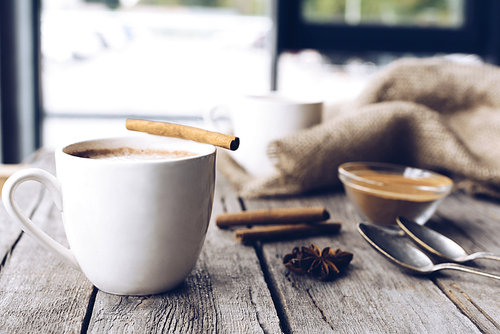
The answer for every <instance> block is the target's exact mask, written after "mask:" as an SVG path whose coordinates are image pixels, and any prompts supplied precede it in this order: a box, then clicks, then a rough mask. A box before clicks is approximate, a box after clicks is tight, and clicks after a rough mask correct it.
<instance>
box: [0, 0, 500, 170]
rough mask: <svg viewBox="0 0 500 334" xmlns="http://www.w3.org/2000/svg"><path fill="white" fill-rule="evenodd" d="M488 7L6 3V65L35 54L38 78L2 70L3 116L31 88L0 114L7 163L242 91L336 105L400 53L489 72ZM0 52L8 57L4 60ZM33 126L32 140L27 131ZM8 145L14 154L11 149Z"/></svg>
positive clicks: (193, 119)
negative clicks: (26, 88)
mask: <svg viewBox="0 0 500 334" xmlns="http://www.w3.org/2000/svg"><path fill="white" fill-rule="evenodd" d="M7 3H10V7H9V5H6V4H7ZM497 3H498V1H494V0H481V1H477V0H476V1H473V0H406V1H396V0H19V1H17V2H16V1H15V0H6V2H5V3H3V4H2V5H0V6H4V8H3V9H0V10H2V11H3V12H4V14H0V19H1V18H3V19H4V23H3V25H4V26H5V25H6V24H7V25H8V24H9V22H8V21H12V22H11V23H10V26H8V27H10V28H11V29H13V31H14V32H13V34H14V35H16V36H18V37H19V36H20V35H22V34H23V29H25V28H23V27H22V26H19V22H24V21H23V19H22V18H23V17H24V18H25V19H27V21H26V22H28V23H26V24H30V25H31V29H32V30H31V35H30V34H28V33H26V32H24V34H27V35H29V36H28V42H27V43H31V44H29V45H31V48H30V47H29V45H27V46H26V47H25V49H22V48H21V49H19V47H18V46H15V45H14V46H13V45H10V44H8V41H9V37H8V36H7V37H6V36H5V33H4V34H3V35H2V36H1V38H2V40H3V48H2V56H3V60H2V61H3V63H2V68H4V69H5V68H10V67H9V65H10V64H9V59H10V62H11V63H12V62H13V63H15V61H14V60H12V59H18V57H19V55H20V54H23V52H24V53H26V52H28V53H29V52H31V53H30V54H31V55H32V59H31V60H30V59H28V60H26V62H27V64H32V63H33V62H34V65H33V66H32V69H31V70H32V71H34V74H32V77H30V78H31V79H30V80H31V81H29V80H27V81H26V80H25V79H23V78H26V77H27V74H26V73H24V74H23V71H27V70H26V69H24V70H22V69H18V70H17V72H15V73H13V74H11V76H10V77H8V76H7V77H6V74H5V72H4V74H2V75H3V77H2V113H4V112H5V111H8V112H10V111H9V110H11V109H12V110H15V109H16V108H18V109H19V108H21V109H22V108H23V107H22V103H20V102H17V104H16V102H15V101H14V102H12V103H13V106H9V105H8V104H7V105H6V103H8V101H7V100H9V99H10V98H11V97H9V96H12V94H11V93H10V92H9V90H8V89H11V88H6V87H7V86H9V85H10V83H11V82H12V78H13V77H15V78H18V79H19V80H24V81H23V82H28V84H29V82H31V83H32V85H33V88H32V90H31V94H32V95H30V96H32V98H33V99H34V100H35V102H34V104H33V106H32V109H33V110H32V111H24V115H25V116H22V117H17V118H16V117H14V120H11V119H8V118H7V119H5V117H7V116H2V117H3V120H2V131H3V135H2V137H3V138H4V139H3V142H2V149H3V151H2V156H3V161H4V162H5V161H14V160H16V159H17V160H19V159H21V158H23V156H25V155H26V152H29V151H30V147H40V146H46V147H55V146H59V145H64V144H66V143H69V142H74V141H77V140H82V139H88V138H93V137H102V136H111V135H119V134H122V133H126V130H125V129H124V125H123V124H124V120H125V119H126V118H127V117H135V118H144V119H151V120H165V121H173V122H180V123H185V124H194V125H197V124H200V125H201V126H203V114H204V113H206V112H207V111H208V110H210V109H211V108H213V107H214V106H216V105H218V104H221V103H224V102H225V101H227V100H228V99H230V98H232V97H234V96H237V95H240V94H244V93H248V92H262V91H268V90H270V89H277V90H279V91H282V92H285V93H291V94H299V93H300V94H314V95H315V96H319V97H321V98H322V99H324V100H325V101H326V103H327V104H334V103H337V102H339V101H342V100H347V99H353V98H355V97H356V96H357V95H358V94H359V93H360V92H361V91H362V89H363V88H364V86H365V85H366V83H367V82H368V81H369V80H370V78H371V77H372V76H373V75H374V74H375V73H376V72H377V71H378V70H380V69H381V68H383V67H384V66H386V65H387V64H389V63H391V62H392V61H393V60H395V59H398V58H400V57H409V56H417V57H427V56H440V57H441V56H445V57H451V58H453V59H455V60H457V61H465V62H482V61H487V62H491V63H496V62H497V60H498V59H497V57H496V55H497V53H498V41H499V40H500V39H499V38H498V33H499V32H500V29H498V24H497V23H494V21H496V20H495V19H494V18H495V17H498V15H492V14H491V12H492V11H493V9H494V10H497V9H498V5H497ZM6 6H7V7H6ZM5 10H7V11H5ZM9 10H10V11H11V12H12V13H13V14H15V15H14V16H13V19H8V18H7V15H8V11H9ZM23 15H24V16H23ZM490 17H491V19H489V18H490ZM0 22H1V21H0ZM8 27H7V28H8ZM0 28H1V27H0ZM7 30H9V29H7ZM4 31H5V29H4ZM16 38H17V37H16ZM6 40H7V46H5V43H6ZM14 44H15V43H14ZM9 45H10V47H12V48H14V49H16V48H17V49H18V50H17V51H16V52H17V53H16V52H14V55H10V57H11V58H9V55H8V54H7V55H4V51H5V50H8V48H9ZM26 50H27V51H26ZM33 55H34V56H33ZM16 57H17V58H16ZM28 58H29V57H28ZM18 66H19V67H21V65H19V64H18ZM22 68H26V66H24V67H22ZM9 71H10V70H8V71H7V72H9ZM7 74H8V73H7ZM9 78H10V79H9ZM9 80H10V81H9ZM24 84H26V83H24ZM18 90H20V91H21V90H22V87H21V88H19V89H18ZM14 94H17V96H21V95H23V94H22V93H19V92H17V93H16V92H14ZM20 104H21V106H20ZM29 108H30V107H29V106H28V107H25V109H29ZM20 113H21V114H22V113H23V112H22V111H21V112H20ZM27 123H28V125H25V124H27ZM23 126H24V128H23ZM15 128H16V129H18V130H17V131H14V130H13V129H15ZM30 129H31V132H33V135H29V134H28V135H26V134H23V133H26V132H30ZM33 129H35V130H34V131H33ZM9 133H10V134H9ZM5 135H9V136H8V137H5ZM23 136H24V137H23ZM19 142H21V143H19ZM26 142H28V143H26ZM9 143H10V145H8V144H9ZM15 143H17V148H15V149H16V150H17V151H20V152H21V153H17V155H16V154H14V155H13V154H12V153H9V152H10V151H11V150H14V149H12V148H10V147H12V146H15V145H14V144H15ZM30 145H31V146H30ZM8 146H10V147H8Z"/></svg>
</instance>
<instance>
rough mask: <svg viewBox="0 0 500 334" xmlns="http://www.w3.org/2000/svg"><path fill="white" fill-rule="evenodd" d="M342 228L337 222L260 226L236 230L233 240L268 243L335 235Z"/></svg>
mask: <svg viewBox="0 0 500 334" xmlns="http://www.w3.org/2000/svg"><path fill="white" fill-rule="evenodd" d="M341 226H342V224H341V223H339V222H330V223H321V224H314V225H308V224H297V225H280V226H261V227H255V228H247V229H241V230H237V231H236V232H235V234H234V238H235V239H236V240H237V241H240V242H242V243H251V242H253V241H257V240H260V241H266V240H267V241H269V240H279V239H289V238H294V237H305V236H310V235H316V234H331V233H337V232H338V231H339V230H340V227H341Z"/></svg>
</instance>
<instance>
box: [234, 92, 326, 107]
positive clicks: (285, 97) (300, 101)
mask: <svg viewBox="0 0 500 334" xmlns="http://www.w3.org/2000/svg"><path fill="white" fill-rule="evenodd" d="M273 97H279V98H282V100H274V99H269V98H273ZM243 98H246V99H254V100H257V99H261V100H260V101H261V102H265V103H274V104H281V105H321V104H324V103H325V101H324V100H322V99H320V98H317V97H307V96H291V95H289V94H284V93H281V92H276V91H269V92H261V93H246V94H243ZM266 98H267V99H266Z"/></svg>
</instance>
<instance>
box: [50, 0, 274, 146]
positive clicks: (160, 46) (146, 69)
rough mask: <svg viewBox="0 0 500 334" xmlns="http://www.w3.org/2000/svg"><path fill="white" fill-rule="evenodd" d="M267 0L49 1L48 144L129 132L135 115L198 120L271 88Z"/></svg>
mask: <svg viewBox="0 0 500 334" xmlns="http://www.w3.org/2000/svg"><path fill="white" fill-rule="evenodd" d="M268 4H269V3H268V1H267V0H141V1H137V0H122V1H119V2H118V1H111V0H106V1H101V2H99V1H96V0H94V1H75V0H44V6H43V11H42V24H41V38H42V56H43V72H42V73H43V76H42V78H43V81H42V83H43V102H44V111H45V126H44V130H45V131H44V133H45V135H44V144H45V145H48V146H56V145H60V143H61V142H63V141H64V142H65V141H73V140H80V139H83V138H86V137H88V136H89V135H94V134H92V132H91V130H93V131H94V132H95V136H101V135H106V134H111V133H110V132H109V131H111V132H112V131H113V130H112V129H119V130H120V131H121V130H124V125H123V120H124V119H125V118H126V117H136V118H146V119H157V120H174V121H182V122H195V121H197V120H200V119H201V117H202V115H203V113H204V112H206V110H207V109H209V108H210V107H214V106H215V105H217V104H220V103H222V102H224V101H227V99H228V98H230V97H231V96H234V95H237V94H241V93H243V92H245V91H256V90H261V91H262V90H268V89H269V73H270V52H269V48H268V35H269V32H270V30H271V27H272V22H271V18H270V16H269V9H268Z"/></svg>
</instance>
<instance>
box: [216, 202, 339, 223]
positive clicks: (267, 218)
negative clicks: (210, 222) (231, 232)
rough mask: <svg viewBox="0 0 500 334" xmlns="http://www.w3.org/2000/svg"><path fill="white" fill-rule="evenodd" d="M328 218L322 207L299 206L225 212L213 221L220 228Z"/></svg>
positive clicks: (302, 221)
mask: <svg viewBox="0 0 500 334" xmlns="http://www.w3.org/2000/svg"><path fill="white" fill-rule="evenodd" d="M328 218H330V214H329V213H328V211H327V210H326V209H325V208H324V207H301V208H282V209H264V210H251V211H242V212H236V213H225V214H222V215H219V216H217V218H216V220H215V222H216V224H217V226H218V227H220V228H227V227H230V226H239V225H283V224H304V223H317V222H320V221H325V220H327V219H328Z"/></svg>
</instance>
